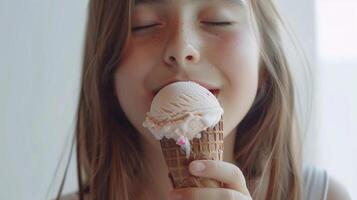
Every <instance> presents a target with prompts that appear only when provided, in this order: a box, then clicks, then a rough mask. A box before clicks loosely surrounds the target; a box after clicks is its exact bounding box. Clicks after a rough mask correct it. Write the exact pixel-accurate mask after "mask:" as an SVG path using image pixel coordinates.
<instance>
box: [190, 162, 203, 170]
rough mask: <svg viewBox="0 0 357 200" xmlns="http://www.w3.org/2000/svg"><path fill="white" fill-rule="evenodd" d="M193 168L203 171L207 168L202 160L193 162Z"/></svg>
mask: <svg viewBox="0 0 357 200" xmlns="http://www.w3.org/2000/svg"><path fill="white" fill-rule="evenodd" d="M191 167H192V170H193V171H196V172H201V171H203V170H205V168H206V166H205V164H203V163H202V162H197V161H196V162H193V163H192V166H191Z"/></svg>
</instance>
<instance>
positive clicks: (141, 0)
mask: <svg viewBox="0 0 357 200" xmlns="http://www.w3.org/2000/svg"><path fill="white" fill-rule="evenodd" d="M191 1H214V0H191ZM216 1H224V2H226V3H232V4H236V5H238V6H244V0H216ZM167 2H168V1H167V0H135V5H139V4H164V3H167Z"/></svg>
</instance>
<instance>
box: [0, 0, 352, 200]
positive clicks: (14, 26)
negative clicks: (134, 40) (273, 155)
mask: <svg viewBox="0 0 357 200" xmlns="http://www.w3.org/2000/svg"><path fill="white" fill-rule="evenodd" d="M278 3H279V5H280V8H281V10H282V12H283V14H284V15H285V17H286V18H287V20H288V24H289V25H290V27H292V29H293V31H294V32H295V34H296V35H297V36H298V40H299V41H300V44H301V46H302V47H303V48H304V50H305V52H306V55H307V57H308V58H309V60H310V63H311V64H312V71H313V72H314V73H313V75H312V77H313V79H314V82H315V83H316V86H315V87H316V90H314V95H315V99H316V100H315V107H314V109H313V111H314V117H313V118H312V119H309V121H311V122H313V123H311V124H310V126H309V130H308V131H307V135H306V138H305V140H304V142H305V147H306V150H305V151H306V152H307V153H306V155H307V157H306V161H307V162H308V163H309V164H314V165H318V166H320V167H323V168H325V169H327V170H328V172H329V173H330V174H331V175H333V176H334V177H336V178H337V179H338V180H339V181H340V182H342V183H343V184H344V185H346V187H347V188H348V189H349V191H350V193H351V194H352V195H353V198H355V199H357V193H356V192H354V193H352V192H353V190H352V188H356V186H357V181H356V180H357V174H356V170H354V169H357V159H356V157H353V154H352V153H353V152H357V145H355V142H356V141H357V136H356V132H357V130H356V117H357V106H356V103H354V102H357V92H356V89H355V87H354V86H355V85H357V79H356V78H355V77H356V75H357V67H356V66H357V55H356V52H357V51H356V47H357V43H356V39H355V35H357V31H356V27H357V24H356V23H357V17H356V14H353V12H354V13H357V11H356V8H357V5H356V0H317V2H314V1H311V0H300V1H288V0H280V1H278ZM86 9H87V0H81V1H79V0H76V1H72V0H52V1H45V0H27V1H24V0H0V31H1V37H0V95H1V96H0V199H7V200H29V199H30V200H31V199H33V200H38V199H46V198H47V199H48V197H49V196H53V195H54V194H55V192H56V191H57V188H58V185H59V181H60V178H61V176H62V174H63V170H64V167H65V166H64V163H65V161H66V160H67V157H68V153H69V147H70V141H71V137H72V134H73V127H74V114H75V109H76V102H77V98H78V88H79V74H80V65H81V55H82V41H83V36H84V24H85V17H86V16H85V15H86ZM294 72H296V74H297V75H298V74H302V72H301V71H299V69H294ZM62 153H63V155H64V158H63V159H64V160H62V162H61V164H60V165H59V168H58V169H59V170H58V171H57V176H56V178H55V180H54V181H52V178H53V177H54V175H55V171H56V167H57V163H58V161H59V160H60V158H61V154H62ZM51 182H53V185H51ZM76 184H77V183H76V177H75V164H74V162H73V161H72V164H71V166H70V171H69V176H68V178H67V181H66V185H65V193H67V192H71V191H74V190H76V189H77V187H76ZM48 191H50V195H49V196H47V197H46V194H47V192H48Z"/></svg>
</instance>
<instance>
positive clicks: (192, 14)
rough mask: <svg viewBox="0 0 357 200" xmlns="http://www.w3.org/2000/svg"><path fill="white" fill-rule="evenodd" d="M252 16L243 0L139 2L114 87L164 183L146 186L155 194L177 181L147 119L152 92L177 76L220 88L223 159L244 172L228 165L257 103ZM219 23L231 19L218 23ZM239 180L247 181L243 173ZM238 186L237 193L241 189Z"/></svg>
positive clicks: (160, 194)
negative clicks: (245, 120) (243, 123)
mask: <svg viewBox="0 0 357 200" xmlns="http://www.w3.org/2000/svg"><path fill="white" fill-rule="evenodd" d="M247 16H248V10H247V8H246V7H245V5H238V4H232V3H227V2H225V3H223V2H222V1H220V3H219V1H189V0H183V1H173V0H170V1H167V3H166V4H138V5H136V6H135V9H134V10H133V14H132V27H133V29H132V30H133V32H132V34H131V36H130V37H129V40H128V43H127V46H126V48H125V51H124V54H123V55H124V56H123V59H122V61H121V63H120V65H119V66H118V68H117V71H116V73H115V93H116V96H117V98H118V102H119V103H120V106H121V107H122V108H123V111H124V113H125V114H126V116H127V117H128V119H129V120H130V122H131V123H132V124H133V125H134V127H135V128H136V129H137V130H138V131H139V132H140V134H141V135H142V136H143V144H144V147H145V149H146V152H147V155H148V158H149V160H150V161H151V162H150V163H151V164H150V165H151V169H152V174H153V176H154V177H155V180H156V182H155V183H154V184H155V185H156V186H157V187H156V188H161V189H160V191H155V189H152V188H148V191H150V195H151V196H155V197H156V198H157V199H167V198H168V195H169V190H172V186H171V184H170V182H169V179H168V177H167V173H168V171H167V169H166V164H165V161H164V159H163V157H162V155H161V149H160V144H159V142H158V141H156V140H155V139H154V137H153V136H152V135H151V133H150V132H149V131H148V130H147V129H146V128H144V127H143V126H142V122H143V121H144V119H145V114H146V112H148V110H149V108H150V104H151V101H152V99H153V96H154V94H153V93H154V92H155V91H156V90H157V89H159V88H161V87H163V86H164V85H166V84H168V83H169V82H172V81H179V80H191V81H196V82H200V83H204V86H205V87H206V88H208V89H219V90H220V93H219V96H218V100H219V101H220V104H221V105H222V107H223V109H224V115H223V119H224V126H225V129H224V130H225V131H224V137H225V155H224V161H226V162H224V163H225V164H226V166H230V167H231V169H236V170H237V171H238V170H239V169H238V168H237V167H236V166H235V165H233V164H231V163H229V161H232V160H233V158H232V157H233V141H234V137H235V134H236V133H235V128H236V126H237V125H238V124H239V122H240V121H241V120H242V119H243V117H244V116H245V114H246V113H247V112H248V110H249V108H250V107H251V105H252V103H253V101H254V98H255V95H256V92H257V89H258V79H259V77H258V74H259V65H258V63H259V47H258V41H257V40H256V39H255V37H254V34H253V31H252V30H253V26H252V23H251V21H250V20H249V18H248V17H247ZM214 22H215V23H216V22H230V23H231V24H229V25H221V26H215V25H213V24H212V23H214ZM137 27H146V28H144V29H137ZM227 170H228V169H227ZM221 171H222V170H221ZM239 171H240V170H239ZM226 172H229V170H228V171H226ZM240 178H241V179H242V180H241V182H242V183H245V180H244V176H240ZM241 187H242V188H244V187H246V186H245V185H244V186H241ZM235 189H237V188H235ZM152 190H154V191H152ZM222 191H223V189H222ZM232 191H235V193H234V194H236V195H238V191H237V190H232ZM203 193H204V194H206V193H205V192H203ZM214 193H215V192H214ZM239 194H240V193H239Z"/></svg>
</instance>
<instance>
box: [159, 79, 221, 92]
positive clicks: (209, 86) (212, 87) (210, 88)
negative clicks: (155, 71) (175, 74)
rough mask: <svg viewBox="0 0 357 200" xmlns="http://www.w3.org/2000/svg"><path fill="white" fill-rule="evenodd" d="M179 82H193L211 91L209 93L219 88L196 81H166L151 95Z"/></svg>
mask: <svg viewBox="0 0 357 200" xmlns="http://www.w3.org/2000/svg"><path fill="white" fill-rule="evenodd" d="M181 81H192V82H195V83H197V84H199V85H201V86H202V87H204V88H206V89H207V90H209V91H211V92H217V91H218V90H219V87H217V86H213V85H211V84H209V83H206V82H203V81H198V80H169V81H166V82H165V83H164V84H163V85H161V86H160V87H158V88H157V89H155V90H154V91H153V94H154V95H156V94H157V93H158V92H159V91H160V90H161V89H162V88H164V87H165V86H167V85H169V84H171V83H175V82H181Z"/></svg>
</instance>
